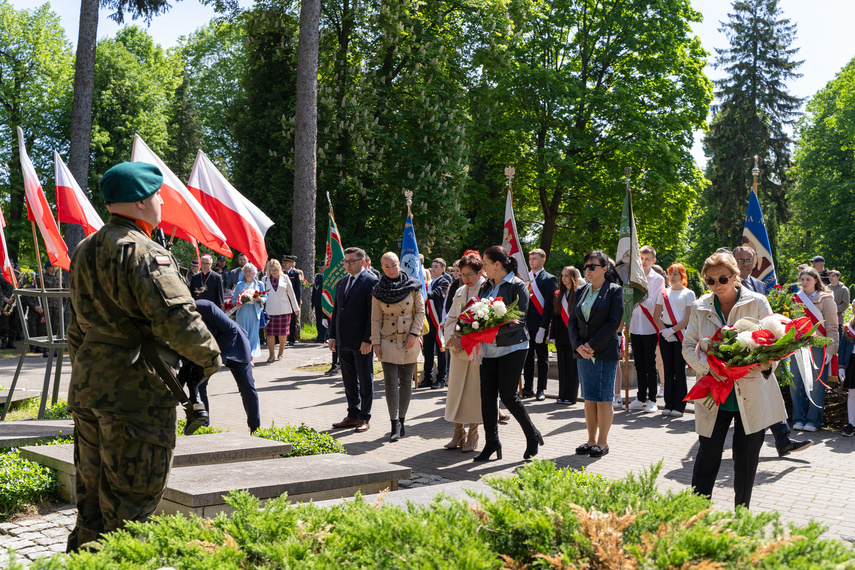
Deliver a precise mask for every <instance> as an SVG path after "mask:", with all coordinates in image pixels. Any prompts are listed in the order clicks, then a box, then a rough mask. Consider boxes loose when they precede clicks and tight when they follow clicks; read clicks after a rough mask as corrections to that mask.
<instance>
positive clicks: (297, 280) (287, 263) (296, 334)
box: [282, 255, 303, 346]
mask: <svg viewBox="0 0 855 570" xmlns="http://www.w3.org/2000/svg"><path fill="white" fill-rule="evenodd" d="M283 259H284V260H283V261H282V273H284V274H285V275H287V276H288V279H290V280H291V287H293V288H294V296H295V297H296V298H297V305H300V303H301V302H302V301H303V279H302V277H303V272H302V271H301V270H300V269H294V266H295V265H296V264H297V256H296V255H286V256H284V257H283ZM301 328H302V327H301V326H300V319H299V317H298V318H296V319H292V320H291V331H290V332H289V333H288V346H294V344H295V343H296V342H297V339H298V338H300V329H301Z"/></svg>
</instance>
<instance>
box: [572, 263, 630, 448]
mask: <svg viewBox="0 0 855 570" xmlns="http://www.w3.org/2000/svg"><path fill="white" fill-rule="evenodd" d="M584 264H585V265H584V268H583V269H584V270H585V279H586V280H587V281H588V283H587V284H586V285H585V286H584V287H582V288H581V289H579V290H578V291H577V292H576V299H575V302H574V303H573V309H572V310H571V311H570V318H569V325H568V329H569V333H570V344H571V345H572V346H573V349H574V350H575V353H574V355H573V356H574V357H575V358H576V365H577V367H578V370H579V383H580V384H581V386H582V399H583V400H585V425H586V427H587V428H588V440H587V441H586V442H585V443H583V444H582V445H580V446H579V447H577V448H576V453H577V454H578V455H590V456H591V457H602V456H603V455H606V454H607V453H608V452H609V441H608V438H609V430H610V429H611V427H612V419H613V418H614V409H613V408H612V400H613V397H614V396H613V392H614V384H615V374H617V367H618V361H619V360H620V338H619V337H618V332H617V331H618V329H619V328H620V323H621V315H623V289H622V288H621V286H620V285H618V284H617V283H615V282H613V281H612V280H611V279H607V274H610V271H609V270H610V269H611V264H610V263H609V258H608V256H607V255H606V254H605V253H604V252H603V251H601V250H594V251H591V252H589V253H588V254H587V255H586V256H585V260H584Z"/></svg>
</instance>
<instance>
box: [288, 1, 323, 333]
mask: <svg viewBox="0 0 855 570" xmlns="http://www.w3.org/2000/svg"><path fill="white" fill-rule="evenodd" d="M320 16H321V2H320V0H302V2H301V6H300V39H299V44H298V45H297V101H296V109H295V114H294V210H293V213H292V216H291V247H292V254H293V255H296V256H297V266H298V267H299V268H300V269H302V270H303V274H304V275H305V276H306V278H307V279H312V278H313V277H314V275H315V272H314V267H315V200H316V198H317V194H318V189H317V178H316V174H317V142H318V26H319V23H320ZM307 297H308V299H307ZM310 297H311V295H304V296H303V301H304V302H303V303H302V305H303V307H302V309H303V310H302V313H303V318H302V319H301V320H302V321H303V322H307V319H308V315H309V313H311V311H310V310H307V307H308V306H309V304H310V302H311V299H310Z"/></svg>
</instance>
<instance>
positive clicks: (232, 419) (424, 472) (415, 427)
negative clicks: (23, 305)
mask: <svg viewBox="0 0 855 570" xmlns="http://www.w3.org/2000/svg"><path fill="white" fill-rule="evenodd" d="M265 358H266V356H265V357H262V359H261V362H259V363H258V365H257V366H256V368H255V379H256V386H257V389H258V393H259V400H260V405H261V418H262V425H263V426H269V425H271V424H275V425H277V426H281V425H284V424H300V423H301V422H302V423H305V424H306V425H308V426H310V427H312V428H315V429H317V430H319V431H323V430H328V429H330V426H331V425H332V423H334V422H337V421H339V420H340V419H342V418H343V417H344V416H345V415H346V401H345V397H344V389H343V386H342V383H341V376H333V377H329V376H325V375H324V374H323V372H312V371H307V370H299V369H297V367H299V366H301V365H304V364H307V363H310V362H324V363H328V362H329V358H330V353H329V351H328V350H327V349H326V347H325V346H322V345H317V344H315V345H312V344H307V345H298V346H296V347H293V348H289V349H288V350H286V352H285V358H284V359H283V360H282V361H280V362H275V363H272V364H267V363H266V362H263V361H264V359H265ZM27 360H28V362H27V366H25V373H24V375H23V377H22V379H21V381H20V383H19V386H21V387H24V388H29V389H40V387H41V383H42V381H43V377H44V376H43V375H44V368H43V362H44V360H43V359H40V358H35V357H34V358H28V359H27ZM16 364H17V359H15V360H14V361H12V360H0V378H10V379H11V375H12V374H13V373H14V366H15V365H16ZM324 368H326V367H324ZM68 371H69V367H68V366H65V367H64V369H63V374H62V382H61V392H60V393H61V394H66V393H67V390H68ZM556 389H557V385H556V384H555V383H554V382H550V385H549V386H548V389H547V395H549V394H550V393H555V392H556ZM208 395H209V398H210V404H211V417H212V424H213V425H214V426H216V427H220V428H224V429H228V430H232V431H236V432H243V431H244V430H246V429H247V428H246V417H245V415H244V413H243V408H242V405H241V400H240V395H239V394H238V391H237V388H236V386H235V384H234V381H233V379H232V377H231V374H230V373H229V372H228V371H225V370H224V371H222V372H220V373H218V374H216V375H215V376H214V377H213V378H212V379H211V381H210V386H209V388H208ZM444 396H445V390H442V389H441V390H429V389H420V390H416V391H415V392H414V394H413V400H412V403H411V405H410V410H409V412H408V414H407V436H406V437H405V438H404V439H403V440H401V441H400V442H398V443H389V442H388V436H389V429H390V428H389V421H388V418H389V416H388V412H387V411H386V405H385V400H384V397H383V382H382V380H381V381H377V382H376V383H375V400H374V409H373V413H374V417H373V419H372V421H371V429H370V430H369V431H367V432H365V433H362V434H357V433H354V432H353V431H352V430H333V431H332V433H333V434H334V436H335V437H336V438H338V439H339V440H340V441H341V442H342V443H343V444H344V445H345V447H346V448H347V451H348V453H350V454H354V455H361V454H366V455H369V456H371V457H373V458H375V459H378V460H381V461H386V462H390V463H397V464H401V465H405V466H407V467H410V468H412V470H413V472H414V474H417V475H416V476H417V478H419V480H422V481H427V482H431V481H433V482H445V481H449V480H452V481H461V480H477V479H479V478H481V477H482V476H489V475H507V474H511V473H513V472H514V471H515V470H516V469H517V468H519V467H521V466H523V465H524V464H525V462H524V461H523V460H522V454H523V451H524V449H525V438H524V436H523V434H522V431H521V430H520V429H519V426H518V425H517V424H516V423H515V422H514V421H513V420H511V422H510V423H509V424H508V425H505V426H500V437H501V440H502V444H503V451H504V459H503V460H501V461H489V462H487V463H473V462H472V456H473V454H464V453H462V452H461V451H459V450H457V451H447V450H445V449H444V448H443V447H442V446H443V445H444V444H445V443H446V442H447V441H448V440H449V439H450V438H451V432H452V427H451V424H449V423H448V422H446V421H445V419H444V417H443V416H444V411H445V397H444ZM526 409H527V410H528V412H529V414H530V415H531V417H532V420H533V421H534V423H535V425H536V426H537V427H538V428H539V429H540V430H541V432H542V433H543V436H544V439H545V441H546V444H545V446H544V447H542V448H541V454H540V455H539V456H538V457H541V458H548V459H551V460H553V461H555V462H556V464H557V465H558V466H560V467H571V468H575V469H583V468H584V469H588V470H590V471H592V472H595V473H600V474H602V475H604V476H606V477H610V478H620V477H623V476H625V475H626V474H627V473H628V472H630V471H633V472H636V473H638V472H640V471H641V470H642V469H645V468H647V467H649V466H650V465H651V464H654V463H656V462H658V461H662V464H663V468H662V471H661V474H660V477H659V479H658V481H657V483H658V485H659V487H660V489H662V490H669V489H673V490H681V489H685V488H687V487H688V486H689V485H690V482H691V473H692V464H693V459H694V456H695V454H696V453H697V436H696V434H695V433H694V417H693V416H692V415H691V414H686V416H684V417H683V418H675V419H672V418H665V417H662V416H661V415H659V414H641V413H636V412H632V413H627V412H617V413H616V414H615V421H614V426H613V428H612V432H611V434H610V437H609V443H610V449H611V452H610V454H609V455H606V456H605V457H602V458H599V459H591V458H589V457H584V456H583V457H580V456H577V455H575V454H574V449H575V448H576V446H577V445H579V444H581V443H583V442H584V441H585V439H586V435H585V421H584V413H583V410H582V406H581V405H576V406H559V405H557V404H555V400H554V399H551V398H547V400H546V401H544V402H535V401H533V400H526ZM0 430H2V424H0ZM482 436H483V432H482ZM810 436H811V438H812V439H813V440H814V441H816V445H814V446H813V447H811V448H810V449H807V450H805V451H803V452H800V453H798V454H797V455H794V456H791V457H790V458H786V459H780V458H778V456H777V453H776V451H775V447H774V445H773V442H772V438H771V436H770V435H767V445H765V446H764V447H763V450H762V452H761V457H760V468H759V470H758V473H757V481H756V484H755V488H754V495H753V499H752V504H751V508H752V510H754V511H759V510H777V511H779V512H780V513H781V515H782V516H783V518H784V519H785V520H789V521H793V522H799V523H803V522H806V521H807V520H808V519H809V518H811V517H812V518H814V519H816V520H819V521H820V522H822V523H824V524H826V525H827V526H828V527H829V530H828V533H827V534H828V536H835V537H841V538H844V539H847V540H850V541H855V453H853V452H855V438H844V437H841V436H840V433H839V432H828V431H823V432H819V433H815V434H810ZM800 437H801V436H800ZM482 444H483V437H482ZM729 445H730V442H729V441H728V444H727V446H728V448H729ZM431 476H433V477H431ZM434 477H435V478H434ZM732 478H733V463H732V460H731V454H730V452H729V450H726V451H725V455H724V462H723V464H722V468H721V472H720V473H719V479H718V485H717V486H716V489H715V491H714V493H713V500H714V501H715V503H716V505H718V506H721V507H724V508H731V507H732V505H733V491H732ZM58 509H59V510H58V511H57V512H56V513H55V516H54V515H47V516H44V515H42V516H37V515H31V516H29V517H23V518H20V519H16V520H13V521H12V522H11V523H7V524H6V525H0V547H3V546H10V543H14V540H12V539H22V535H23V534H25V533H26V532H28V531H27V530H26V526H28V525H29V526H30V527H32V526H33V525H36V526H38V525H41V524H42V523H45V522H50V521H51V520H52V519H51V517H52V516H54V518H56V519H57V520H56V521H53V522H52V523H51V525H48V526H46V527H42V528H43V529H44V530H48V529H50V528H53V529H59V528H62V529H63V530H62V532H59V531H58V530H53V531H50V532H51V533H55V534H56V536H48V535H45V534H44V530H41V531H35V530H32V528H31V530H30V532H42V533H43V534H42V536H40V537H36V536H35V535H33V536H32V537H30V538H33V539H35V538H44V540H43V542H49V544H43V545H39V546H41V547H42V548H35V549H33V550H32V552H33V554H34V555H41V554H39V553H40V552H44V551H48V550H50V549H51V548H53V549H55V548H58V547H57V546H54V545H56V544H59V542H56V541H55V542H50V541H51V540H56V539H57V537H59V538H60V539H61V541H63V542H64V540H65V538H64V537H65V535H66V533H67V530H65V528H64V527H66V525H67V524H70V519H69V518H68V517H70V516H71V513H73V511H69V510H67V506H60V507H59V508H58ZM63 517H65V518H63ZM29 521H35V522H29ZM24 523H26V524H24ZM10 525H18V526H10ZM34 544H39V543H36V542H34ZM4 562H5V560H2V557H0V568H2V567H4Z"/></svg>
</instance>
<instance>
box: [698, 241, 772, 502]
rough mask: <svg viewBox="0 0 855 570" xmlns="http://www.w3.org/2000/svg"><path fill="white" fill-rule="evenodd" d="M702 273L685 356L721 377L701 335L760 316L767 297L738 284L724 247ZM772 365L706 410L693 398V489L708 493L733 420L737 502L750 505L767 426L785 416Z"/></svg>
mask: <svg viewBox="0 0 855 570" xmlns="http://www.w3.org/2000/svg"><path fill="white" fill-rule="evenodd" d="M701 276H702V277H703V279H704V282H705V283H706V284H707V287H709V288H710V292H709V293H707V294H706V295H703V296H702V297H701V298H700V299H698V300H697V301H695V302H694V303H693V304H692V313H691V315H690V316H689V326H688V327H686V335H685V337H684V338H683V357H684V358H685V359H686V362H688V363H689V366H691V367H692V368H693V369H694V370H695V371H696V372H697V374H698V378H701V377H702V376H704V375H706V374H711V375H712V376H713V377H715V378H716V379H717V380H718V381H720V382H724V381H725V380H726V378H724V377H721V376H719V375H718V374H716V373H715V372H713V371H711V370H710V366H709V364H708V363H707V355H706V346H705V344H704V343H701V341H702V339H704V338H708V337H711V336H713V335H714V334H715V332H716V331H717V330H718V329H719V328H720V327H722V326H724V325H727V326H733V325H734V324H735V323H736V321H738V320H739V319H745V318H747V319H762V318H763V317H766V316H768V315H769V314H771V312H772V309H771V307H770V306H769V302H768V301H767V300H766V297H764V296H763V295H760V294H758V293H754V292H753V291H748V290H747V289H746V288H745V287H742V281H741V280H740V278H739V266H738V265H737V264H736V259H734V257H733V255H732V254H731V253H730V252H728V251H718V252H716V253H714V254H713V255H711V256H710V257H708V258H707V260H706V261H705V262H704V267H703V270H702V271H701ZM773 368H774V365H772V364H771V363H770V365H769V366H767V367H766V369H765V370H763V371H760V370H757V369H752V371H751V372H749V373H748V375H746V376H745V377H744V378H741V379H739V380H735V381H734V382H733V391H732V392H731V393H730V396H728V398H727V400H725V401H724V402H723V403H722V404H721V405H720V406H718V405H715V404H713V406H712V408H711V409H707V407H706V405H704V404H703V403H702V402H701V401H697V400H696V401H695V431H696V432H697V433H698V436H699V437H698V440H699V447H698V455H697V456H696V457H695V466H694V470H693V473H692V487H693V488H694V490H695V492H696V493H698V494H700V495H705V496H707V497H711V496H712V491H713V487H714V486H715V479H716V476H717V475H718V469H719V467H720V466H721V454H722V451H723V450H724V440H725V437H726V436H727V430H728V428H729V427H730V424H731V422H732V423H733V424H734V428H733V464H734V465H733V471H734V474H733V490H734V495H735V503H736V504H737V505H743V506H745V507H746V508H748V506H749V504H750V502H751V491H752V488H753V487H754V476H755V475H756V474H757V462H758V460H759V457H760V448H761V447H762V446H763V436H764V433H765V431H766V428H767V427H769V426H770V425H772V424H774V423H778V422H780V421H782V420H784V419H786V417H787V412H786V409H785V408H784V399H783V398H782V397H781V389H780V388H779V387H778V382H777V380H776V379H775V376H774V375H773V374H772V370H773Z"/></svg>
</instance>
